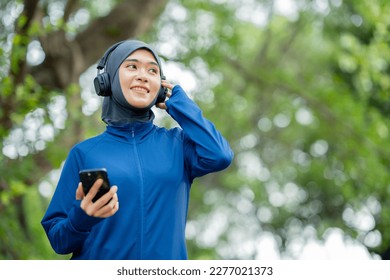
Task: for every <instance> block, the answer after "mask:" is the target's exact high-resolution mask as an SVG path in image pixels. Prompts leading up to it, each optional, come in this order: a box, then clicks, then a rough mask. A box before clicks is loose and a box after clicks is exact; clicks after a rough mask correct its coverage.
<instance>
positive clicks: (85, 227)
mask: <svg viewBox="0 0 390 280" xmlns="http://www.w3.org/2000/svg"><path fill="white" fill-rule="evenodd" d="M80 204H81V201H80V200H77V201H75V203H74V204H73V208H72V210H71V211H70V212H69V222H70V224H71V226H72V227H73V228H74V229H75V230H76V231H79V232H89V231H91V229H92V227H93V226H94V225H96V224H98V223H99V222H101V221H102V220H103V219H102V218H97V217H91V216H89V215H87V213H85V212H84V210H83V209H81V207H80Z"/></svg>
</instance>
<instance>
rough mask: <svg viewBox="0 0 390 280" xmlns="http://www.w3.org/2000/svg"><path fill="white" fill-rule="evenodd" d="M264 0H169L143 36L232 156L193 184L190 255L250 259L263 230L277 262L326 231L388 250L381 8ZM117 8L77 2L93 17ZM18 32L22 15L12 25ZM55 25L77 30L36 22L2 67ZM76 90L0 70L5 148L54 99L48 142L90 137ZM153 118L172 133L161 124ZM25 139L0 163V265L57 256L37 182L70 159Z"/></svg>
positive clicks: (17, 65)
mask: <svg viewBox="0 0 390 280" xmlns="http://www.w3.org/2000/svg"><path fill="white" fill-rule="evenodd" d="M274 2H275V1H260V0H259V1H244V0H235V1H233V0H231V1H203V0H195V1H194V0H191V1H189V0H171V1H170V2H169V3H168V5H167V9H166V11H165V13H164V14H163V16H162V17H161V18H159V19H156V23H155V30H153V31H152V32H150V33H147V34H144V35H143V38H141V39H144V40H146V41H150V42H152V43H153V42H154V43H155V45H156V46H157V47H158V48H159V49H160V50H161V52H162V55H163V56H164V58H165V60H166V61H167V62H176V63H178V65H180V66H181V67H185V68H186V69H188V70H191V72H192V73H193V74H194V76H195V79H196V81H197V85H196V88H195V89H194V90H193V91H192V92H191V95H192V96H193V98H194V100H195V101H196V102H197V103H198V104H199V105H200V106H201V107H202V109H203V112H204V115H205V116H206V117H208V118H209V119H211V120H212V121H213V122H214V123H215V125H216V126H217V127H218V129H219V130H220V131H221V132H222V134H223V135H224V136H225V137H226V138H227V139H228V140H229V142H230V144H231V146H232V148H233V150H234V152H235V159H234V162H233V164H232V166H230V167H229V168H228V169H227V170H225V171H223V172H219V173H216V174H210V175H208V176H205V177H204V178H200V179H199V180H196V181H195V183H194V185H193V187H192V190H191V202H190V208H189V223H188V228H187V229H188V232H187V236H188V249H189V254H190V258H192V259H218V258H226V259H235V258H241V259H249V258H256V257H258V256H259V252H260V251H261V248H258V244H259V240H260V239H261V238H262V237H263V236H268V235H269V234H271V235H272V236H273V238H274V240H275V242H276V244H277V245H278V250H279V252H278V253H279V255H280V257H282V258H298V257H299V253H300V252H299V250H297V249H296V247H294V244H305V242H306V241H307V240H308V239H310V238H318V239H323V238H325V235H326V233H327V232H328V230H329V229H331V228H339V229H341V230H342V231H343V233H344V234H345V235H346V236H350V237H352V238H353V239H354V240H355V241H356V242H358V243H359V244H361V245H362V246H365V247H366V248H367V250H368V251H369V252H370V253H371V254H372V256H373V257H375V254H380V253H382V252H384V250H385V249H386V248H388V247H389V245H390V234H389V233H388V231H387V228H388V227H389V226H390V219H389V217H390V210H389V209H390V208H389V207H388V206H389V202H388V197H389V195H390V188H389V182H390V175H389V174H390V172H389V166H390V146H389V145H388V143H389V137H390V135H389V129H390V119H389V116H390V103H389V92H390V91H389V89H390V71H389V69H390V68H389V67H390V66H389V61H390V45H389V43H390V35H389V34H390V32H389V31H390V20H389V16H388V15H389V13H390V4H389V2H388V1H386V0H375V1H371V0H370V1H369V0H362V1H351V0H345V1H342V4H341V5H337V2H338V1H325V2H326V3H327V5H326V7H320V6H318V3H317V1H309V0H308V1H299V2H300V5H301V6H299V7H300V8H301V9H299V7H298V6H296V7H295V8H296V11H295V12H294V9H292V10H291V11H289V13H286V12H283V11H281V10H280V9H279V8H278V7H277V6H276V5H275V4H274ZM296 2H298V1H296ZM325 2H324V3H325ZM116 3H117V2H116V1H107V4H106V6H104V7H103V6H100V5H99V7H98V6H96V5H97V2H96V1H83V4H85V8H87V9H88V11H89V12H90V15H91V16H92V17H96V16H100V15H102V14H104V13H106V12H107V11H108V10H109V9H110V8H111V7H112V5H115V4H116ZM272 5H274V6H272ZM260 19H262V20H260ZM24 24H25V18H23V17H20V18H19V19H18V20H17V23H16V27H19V28H20V27H22V26H24ZM58 29H65V30H71V31H72V32H73V33H72V34H76V32H77V28H72V26H70V25H67V24H65V23H64V22H61V21H57V23H56V24H52V23H50V22H49V21H47V25H46V26H45V28H43V29H42V28H39V27H38V26H37V25H34V23H33V24H32V25H31V26H30V28H29V30H28V31H27V33H26V34H27V35H26V34H15V35H14V36H13V48H12V52H8V51H5V50H6V49H4V50H3V49H0V62H1V64H0V66H1V73H6V72H7V71H6V70H5V69H6V68H7V67H9V69H10V71H13V72H14V73H18V72H19V71H20V70H21V65H22V63H21V62H23V61H24V60H25V58H26V52H27V46H28V43H29V42H30V40H31V37H33V36H37V35H41V34H46V33H47V32H50V31H51V30H58ZM116 31H117V30H112V32H114V33H115V32H116ZM0 32H3V29H1V30H0ZM4 32H5V31H4ZM29 36H30V37H29ZM0 38H6V36H5V35H4V34H1V36H0ZM1 44H2V45H4V43H3V42H2V43H1ZM162 46H163V47H162ZM167 46H168V47H167ZM169 46H172V48H173V49H172V50H170V51H166V53H165V52H164V50H166V49H167V48H168V49H169ZM176 78H177V77H168V79H172V80H175V79H176ZM184 83H185V82H184ZM184 86H185V84H184ZM80 91H82V88H81V86H80V85H78V84H72V85H69V86H68V88H66V89H62V90H61V91H58V90H54V89H44V88H43V87H42V86H41V85H39V84H37V83H36V81H35V80H34V78H33V77H32V76H31V75H26V76H25V77H24V79H23V82H22V83H16V82H15V80H14V79H13V76H7V75H2V77H1V81H0V92H1V96H2V97H1V98H3V99H4V98H9V100H10V102H15V104H18V110H17V111H14V112H12V114H11V121H12V127H9V126H6V125H5V124H6V122H5V121H2V123H1V126H0V135H1V137H3V138H4V144H3V145H5V144H6V143H7V141H6V137H7V136H8V135H10V133H11V132H12V129H15V128H21V129H22V130H23V129H24V130H26V129H27V128H26V127H24V126H23V124H24V122H25V120H26V115H28V114H30V113H32V112H33V111H34V110H35V109H37V108H40V109H42V110H43V112H44V117H43V118H44V121H43V122H41V123H40V125H41V126H44V125H52V127H55V126H54V124H53V123H54V119H53V118H52V117H50V114H49V111H50V110H49V105H50V104H51V102H53V100H54V98H55V97H58V96H64V97H65V99H66V102H67V103H66V108H65V109H64V110H66V112H67V117H66V121H65V129H64V130H62V129H60V128H55V129H54V134H55V137H57V138H56V139H64V140H65V141H67V142H68V143H74V142H76V141H78V140H81V139H82V138H84V136H85V137H86V136H92V135H95V134H97V133H99V132H100V131H101V129H103V128H102V126H99V125H97V124H98V123H99V122H100V120H99V116H98V112H97V113H96V114H95V115H93V116H91V117H90V118H89V119H87V118H84V117H83V114H82V113H81V112H82V110H81V107H82V104H81V99H80ZM6 109H7V108H6V107H4V108H0V119H2V117H3V116H5V115H6V113H7V112H6ZM2 120H3V119H2ZM161 123H163V124H166V125H171V121H170V120H169V119H168V118H166V119H163V120H162V121H161ZM66 131H76V132H79V133H78V134H77V135H69V133H67V132H66ZM23 135H24V134H23ZM23 137H25V135H24V136H23ZM22 142H23V141H22ZM35 144H36V143H28V147H29V153H28V155H26V156H23V157H22V156H19V157H17V158H8V157H7V156H5V155H4V154H3V155H1V157H0V159H1V161H0V171H1V172H2V174H4V176H3V177H2V179H1V181H2V182H0V183H1V184H0V211H1V212H0V213H1V215H2V219H0V239H1V240H2V241H4V242H2V243H1V245H0V258H1V259H12V258H20V259H40V258H42V259H52V258H53V259H54V258H68V256H57V255H55V254H54V253H53V252H52V250H51V248H50V245H49V244H48V241H47V239H46V237H45V236H44V233H43V230H42V228H41V226H40V218H41V217H42V215H43V213H44V210H45V208H46V206H47V203H48V201H47V199H44V198H42V197H41V195H40V194H39V191H38V187H37V186H38V184H39V182H41V181H42V180H46V181H50V180H49V179H48V178H47V177H45V176H46V175H47V173H48V172H49V170H44V169H43V168H42V166H43V167H44V166H46V164H47V162H48V163H49V165H50V166H54V167H55V168H59V167H60V165H61V163H62V161H63V160H64V158H65V157H66V154H67V152H68V151H67V150H66V149H63V148H62V147H60V146H59V145H58V144H57V142H56V141H53V140H47V141H46V142H45V146H44V150H43V151H41V153H38V151H37V149H36V148H34V147H35ZM38 155H40V156H41V157H38ZM37 158H38V159H37ZM37 162H38V163H40V166H37V165H36V163H37ZM31 182H34V183H31ZM54 185H55V182H54ZM4 186H6V188H5V187H4ZM15 201H17V202H18V203H15ZM21 201H23V202H22V203H21ZM21 213H24V215H21ZM23 216H24V217H25V218H24V219H22V220H21V219H20V217H23ZM363 218H364V219H365V221H367V220H369V221H372V222H370V223H367V222H366V223H363V222H362V220H364V219H363ZM242 248H246V249H245V250H242Z"/></svg>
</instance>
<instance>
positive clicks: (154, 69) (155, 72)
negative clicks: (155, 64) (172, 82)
mask: <svg viewBox="0 0 390 280" xmlns="http://www.w3.org/2000/svg"><path fill="white" fill-rule="evenodd" d="M149 72H150V73H153V74H158V69H157V68H150V69H149Z"/></svg>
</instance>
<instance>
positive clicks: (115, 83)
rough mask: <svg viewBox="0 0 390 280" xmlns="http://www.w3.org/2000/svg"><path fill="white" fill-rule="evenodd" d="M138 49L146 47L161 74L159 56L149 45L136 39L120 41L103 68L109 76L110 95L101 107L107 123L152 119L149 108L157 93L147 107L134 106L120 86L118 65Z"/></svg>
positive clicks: (125, 122) (153, 102) (117, 123)
mask: <svg viewBox="0 0 390 280" xmlns="http://www.w3.org/2000/svg"><path fill="white" fill-rule="evenodd" d="M138 49H146V50H148V51H150V52H151V53H152V54H153V56H154V58H155V59H156V62H157V63H158V66H159V68H160V73H161V75H162V69H161V62H160V58H159V56H158V55H157V53H156V52H155V51H154V50H153V49H152V48H151V47H150V46H149V45H147V44H146V43H144V42H141V41H138V40H128V41H123V42H122V43H120V44H119V45H118V46H117V47H116V48H115V49H114V50H113V51H112V52H111V54H110V55H109V57H108V60H107V64H106V70H105V71H106V72H107V73H108V75H109V77H110V85H111V92H112V94H111V95H110V96H106V97H104V100H103V107H102V120H103V121H104V122H105V123H107V124H108V125H124V124H128V123H133V122H147V121H152V120H153V119H154V113H153V111H152V110H151V108H152V107H153V105H154V104H155V103H156V100H157V97H158V94H157V95H156V98H155V99H154V100H153V101H152V102H151V103H150V104H149V105H148V106H147V107H145V108H136V107H134V106H132V105H130V104H129V103H128V102H127V100H126V99H125V97H124V95H123V92H122V89H121V86H120V81H119V73H118V72H119V71H118V70H119V67H120V65H121V64H122V63H123V61H124V60H125V59H126V58H127V57H128V56H129V55H130V54H132V53H133V52H134V51H136V50H138Z"/></svg>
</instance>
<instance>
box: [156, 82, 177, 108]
mask: <svg viewBox="0 0 390 280" xmlns="http://www.w3.org/2000/svg"><path fill="white" fill-rule="evenodd" d="M161 85H162V86H163V87H165V88H167V89H168V92H167V98H170V97H171V96H172V89H173V87H174V85H173V84H171V83H169V82H167V81H166V80H162V81H161ZM156 107H157V108H160V109H162V110H166V109H167V106H166V105H165V102H162V103H157V104H156Z"/></svg>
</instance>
